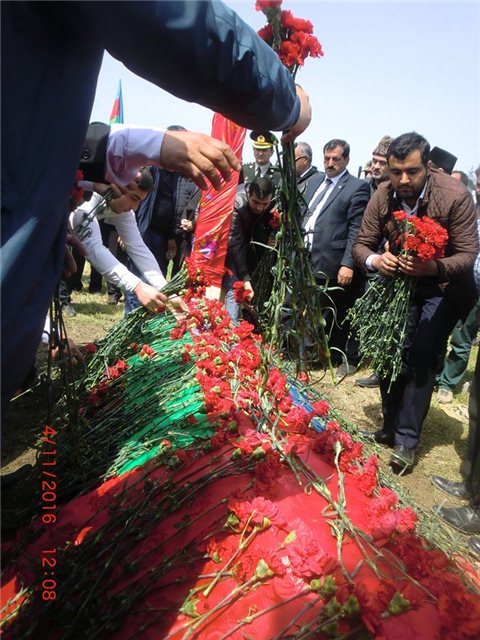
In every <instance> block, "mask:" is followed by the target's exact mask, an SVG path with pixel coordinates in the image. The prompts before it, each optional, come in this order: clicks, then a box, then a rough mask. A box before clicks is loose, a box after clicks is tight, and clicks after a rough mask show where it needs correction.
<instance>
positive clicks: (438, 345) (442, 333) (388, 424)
mask: <svg viewBox="0 0 480 640" xmlns="http://www.w3.org/2000/svg"><path fill="white" fill-rule="evenodd" d="M457 315H458V314H457V313H456V312H455V309H454V308H453V306H452V305H451V303H450V302H448V300H446V299H445V298H444V297H443V294H442V291H441V290H440V288H439V287H438V286H436V285H425V286H424V285H418V286H417V291H416V293H415V296H414V302H413V306H412V309H411V313H410V317H409V323H408V328H407V339H406V342H405V347H404V350H403V354H402V370H401V373H400V375H399V376H398V378H397V380H395V382H393V384H392V386H391V388H390V391H388V386H389V380H380V391H381V394H382V410H383V419H384V425H383V429H384V431H386V432H389V433H392V434H395V444H398V445H403V446H404V447H408V448H409V449H411V448H414V447H416V446H417V444H418V440H419V438H420V434H421V431H422V426H423V422H424V420H425V418H426V415H427V413H428V409H429V407H430V402H431V399H432V393H433V388H434V385H435V377H436V375H437V373H438V371H439V370H440V369H441V367H442V363H443V358H444V356H445V351H446V346H447V341H448V336H449V335H450V332H451V331H452V329H453V327H454V326H455V323H456V322H457V319H458V318H457Z"/></svg>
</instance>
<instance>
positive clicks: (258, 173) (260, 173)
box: [255, 167, 262, 178]
mask: <svg viewBox="0 0 480 640" xmlns="http://www.w3.org/2000/svg"><path fill="white" fill-rule="evenodd" d="M255 177H256V178H261V177H262V170H261V169H260V167H257V170H256V171H255Z"/></svg>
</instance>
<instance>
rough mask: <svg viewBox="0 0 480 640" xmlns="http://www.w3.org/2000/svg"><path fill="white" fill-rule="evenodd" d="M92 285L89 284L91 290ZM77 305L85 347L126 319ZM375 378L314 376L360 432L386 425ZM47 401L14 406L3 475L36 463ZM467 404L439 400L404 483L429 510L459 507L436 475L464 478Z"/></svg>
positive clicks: (92, 297) (37, 393) (41, 393)
mask: <svg viewBox="0 0 480 640" xmlns="http://www.w3.org/2000/svg"><path fill="white" fill-rule="evenodd" d="M85 277H86V276H85ZM87 286H88V285H87V282H86V280H85V288H86V287H87ZM72 302H73V305H74V307H75V309H76V311H77V315H76V317H74V318H65V322H66V325H67V330H68V335H69V337H71V338H72V339H73V340H74V341H75V342H76V343H77V344H78V345H79V346H84V345H85V344H86V343H87V342H91V341H93V340H95V339H98V338H101V337H103V336H104V335H105V334H106V332H107V331H108V329H109V328H110V327H111V326H112V325H113V324H114V323H116V322H117V321H119V320H120V319H121V317H122V315H123V304H119V305H118V306H108V305H107V304H106V302H107V296H106V293H105V292H103V293H101V294H89V293H76V292H74V293H73V295H72ZM476 352H477V347H474V348H473V349H472V354H471V357H470V364H469V368H468V371H467V374H466V376H465V378H464V381H463V384H465V383H468V382H469V381H470V380H471V376H472V372H473V363H474V361H475V358H476ZM37 359H38V362H39V370H42V368H44V367H45V361H46V349H45V348H44V347H41V348H40V349H39V353H38V357H37ZM369 373H370V371H369V370H368V369H363V370H359V371H357V373H356V374H355V376H351V377H347V378H345V379H344V380H343V381H342V382H341V383H340V384H338V385H334V384H333V382H332V381H331V379H330V376H329V375H328V374H327V375H325V374H323V373H322V372H312V373H311V384H312V386H313V387H314V388H315V389H316V390H318V391H319V392H320V393H321V394H322V395H323V396H325V398H326V399H327V400H329V401H330V404H331V406H332V407H334V408H335V409H336V410H337V411H338V412H339V413H340V414H341V415H342V416H343V418H344V419H345V420H347V421H348V422H349V423H351V424H352V425H355V426H356V427H357V428H358V429H359V430H375V429H377V428H379V427H380V426H381V418H380V394H379V391H378V389H363V388H360V387H358V386H355V379H356V378H358V377H364V376H366V375H368V374H369ZM46 397H47V395H46V389H45V385H37V386H36V387H34V389H33V390H32V391H29V392H27V393H25V394H24V395H22V396H20V397H19V398H17V399H15V400H14V401H13V402H12V403H11V406H10V409H9V412H8V417H7V424H6V428H5V432H4V434H3V446H2V454H1V464H2V474H5V473H9V472H12V471H14V470H15V469H17V468H19V467H21V466H22V465H23V464H25V463H28V462H29V463H32V464H34V463H35V459H36V446H37V444H38V442H39V436H40V433H41V430H42V428H43V426H44V425H45V421H46V416H47V411H46V406H47V405H46ZM53 401H54V398H53ZM467 403H468V394H467V392H466V391H462V392H460V393H458V394H456V395H455V396H454V400H453V402H452V404H449V405H441V404H438V403H437V401H436V399H435V396H434V399H433V401H432V405H431V408H430V411H429V414H428V416H427V419H426V421H425V425H424V430H423V433H422V438H421V442H420V445H419V447H418V450H417V464H416V466H415V468H414V470H413V472H412V473H411V474H409V475H408V476H404V477H402V478H401V479H400V483H401V485H402V488H404V489H406V490H407V492H408V493H409V494H410V495H411V497H412V498H413V499H414V500H415V501H416V502H417V503H418V504H419V505H420V506H423V507H424V508H426V509H427V510H430V509H431V507H432V506H433V504H434V503H438V502H447V503H452V504H454V502H453V500H449V499H448V498H447V497H446V496H445V495H444V494H442V493H440V492H439V491H438V490H435V489H434V487H433V486H432V484H431V482H430V476H431V475H433V474H438V475H442V476H445V477H447V478H451V479H455V480H460V479H461V476H460V463H461V460H462V459H463V458H464V456H465V452H466V438H467V431H468V408H467ZM379 451H380V457H381V459H382V460H383V461H384V462H385V463H388V459H389V455H390V450H389V449H387V448H385V447H380V448H379ZM8 493H10V492H8ZM23 499H28V496H22V492H21V487H18V489H17V488H16V489H15V491H14V494H13V495H11V496H10V499H8V495H7V496H6V500H7V504H6V503H5V502H4V504H3V507H4V508H6V509H8V503H9V502H10V501H14V502H17V503H18V501H21V500H23Z"/></svg>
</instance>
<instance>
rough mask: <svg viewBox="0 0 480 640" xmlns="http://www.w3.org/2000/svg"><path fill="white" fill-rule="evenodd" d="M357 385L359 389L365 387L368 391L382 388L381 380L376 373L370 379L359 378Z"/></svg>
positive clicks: (356, 381)
mask: <svg viewBox="0 0 480 640" xmlns="http://www.w3.org/2000/svg"><path fill="white" fill-rule="evenodd" d="M355 384H356V385H357V387H364V388H366V389H374V388H375V387H379V386H380V378H379V377H378V376H377V374H376V373H372V375H371V376H368V378H357V380H355Z"/></svg>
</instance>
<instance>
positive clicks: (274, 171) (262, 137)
mask: <svg viewBox="0 0 480 640" xmlns="http://www.w3.org/2000/svg"><path fill="white" fill-rule="evenodd" d="M250 138H251V140H253V142H252V146H253V149H254V155H255V162H247V163H246V164H243V165H242V170H241V172H240V176H239V179H238V183H239V184H242V183H244V182H245V183H247V182H252V180H254V179H255V178H259V177H262V178H270V180H272V182H273V184H274V185H275V187H278V186H279V185H280V182H281V180H282V174H281V172H280V168H279V167H277V166H276V165H274V164H272V163H271V162H270V161H269V160H268V162H264V164H262V165H261V166H262V167H264V166H265V165H268V169H267V170H266V171H265V172H263V171H262V173H261V175H258V176H257V168H258V165H257V162H258V161H259V158H257V154H255V149H259V150H263V151H265V150H267V149H268V150H269V151H271V150H272V149H273V147H274V146H275V145H277V144H278V140H277V138H276V137H275V136H274V135H273V133H272V132H271V131H252V132H251V133H250ZM269 157H271V153H269V155H268V156H263V155H262V156H261V158H262V159H264V161H265V160H267V158H269ZM261 161H262V160H261V159H260V162H261Z"/></svg>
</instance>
